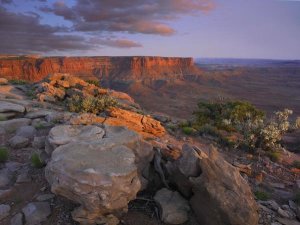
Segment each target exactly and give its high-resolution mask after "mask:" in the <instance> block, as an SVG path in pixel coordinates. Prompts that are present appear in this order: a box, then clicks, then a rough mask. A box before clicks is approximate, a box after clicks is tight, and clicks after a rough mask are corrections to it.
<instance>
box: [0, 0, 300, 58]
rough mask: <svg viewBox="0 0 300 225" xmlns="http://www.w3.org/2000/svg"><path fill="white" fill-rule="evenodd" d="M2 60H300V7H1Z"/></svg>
mask: <svg viewBox="0 0 300 225" xmlns="http://www.w3.org/2000/svg"><path fill="white" fill-rule="evenodd" d="M0 54H41V55H160V56H192V57H231V58H274V59H300V1H296V0H294V1H292V0H0Z"/></svg>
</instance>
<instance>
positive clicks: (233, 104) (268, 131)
mask: <svg viewBox="0 0 300 225" xmlns="http://www.w3.org/2000/svg"><path fill="white" fill-rule="evenodd" d="M194 114H195V116H196V118H195V121H194V122H193V124H192V127H193V128H195V129H196V130H198V131H199V133H200V134H209V135H211V136H214V137H216V138H217V139H218V142H219V143H221V144H223V145H226V146H229V147H238V146H239V147H241V148H242V149H247V150H251V151H253V150H256V149H263V150H266V151H270V152H271V155H272V154H273V155H276V154H277V153H276V152H277V151H278V150H281V149H282V147H281V145H280V141H281V139H282V136H283V135H284V134H285V133H286V132H287V131H288V129H289V125H290V124H289V121H288V118H289V115H291V114H292V111H291V110H289V109H285V110H284V111H279V112H275V114H274V116H273V117H272V118H271V120H267V119H266V118H265V113H264V112H263V111H261V110H259V109H257V108H256V107H255V106H253V105H252V104H250V103H248V102H243V101H229V102H212V103H207V102H200V103H199V104H198V110H197V111H196V112H195V113H194ZM220 131H222V132H220ZM234 133H236V134H238V136H240V137H239V138H238V140H236V141H232V140H230V139H229V138H228V137H227V136H228V135H227V134H234ZM271 158H272V159H274V160H275V158H276V157H275V156H274V157H272V156H271Z"/></svg>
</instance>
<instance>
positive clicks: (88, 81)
mask: <svg viewBox="0 0 300 225" xmlns="http://www.w3.org/2000/svg"><path fill="white" fill-rule="evenodd" d="M86 82H87V83H89V84H93V85H95V86H97V87H100V82H99V81H98V80H87V81H86Z"/></svg>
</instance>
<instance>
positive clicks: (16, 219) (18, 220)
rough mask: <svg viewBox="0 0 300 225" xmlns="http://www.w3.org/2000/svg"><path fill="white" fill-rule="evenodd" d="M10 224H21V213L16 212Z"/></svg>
mask: <svg viewBox="0 0 300 225" xmlns="http://www.w3.org/2000/svg"><path fill="white" fill-rule="evenodd" d="M10 225H23V214H22V213H18V214H16V215H15V216H14V217H13V218H12V219H11V220H10Z"/></svg>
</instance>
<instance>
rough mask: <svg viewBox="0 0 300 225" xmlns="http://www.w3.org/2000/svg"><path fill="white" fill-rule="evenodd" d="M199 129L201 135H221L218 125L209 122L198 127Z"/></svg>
mask: <svg viewBox="0 0 300 225" xmlns="http://www.w3.org/2000/svg"><path fill="white" fill-rule="evenodd" d="M196 129H197V128H196ZM197 130H198V131H199V133H200V135H203V134H207V135H210V136H213V137H220V136H221V134H220V131H219V130H218V129H217V128H216V127H214V126H212V125H209V124H206V125H204V126H202V127H200V128H198V129H197Z"/></svg>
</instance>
